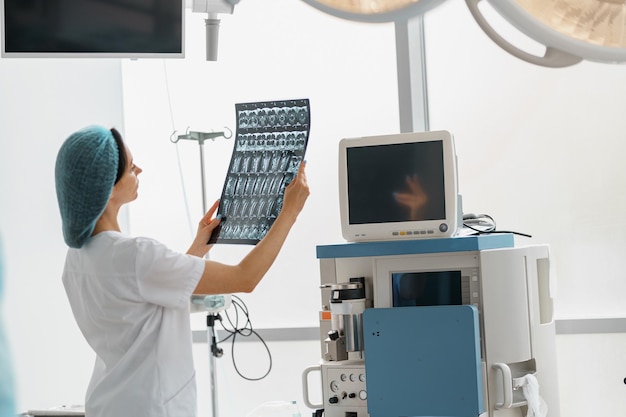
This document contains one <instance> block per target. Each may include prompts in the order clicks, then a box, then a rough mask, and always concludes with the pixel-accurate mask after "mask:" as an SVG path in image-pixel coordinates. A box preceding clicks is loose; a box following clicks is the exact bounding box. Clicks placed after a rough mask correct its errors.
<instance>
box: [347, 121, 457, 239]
mask: <svg viewBox="0 0 626 417" xmlns="http://www.w3.org/2000/svg"><path fill="white" fill-rule="evenodd" d="M432 141H439V142H441V144H442V148H443V170H444V173H443V174H444V198H445V203H446V208H445V218H444V219H437V220H420V221H403V222H388V223H366V224H351V223H350V222H349V211H350V205H349V204H350V201H349V196H348V166H347V150H348V149H349V148H355V147H367V146H379V145H394V144H406V143H419V142H432ZM338 168H339V169H338V174H339V210H340V217H341V232H342V235H343V238H344V239H345V240H347V241H349V242H358V241H382V240H402V239H404V240H410V239H424V238H441V237H450V236H453V235H455V234H456V233H457V230H458V227H459V220H458V219H459V201H458V200H459V193H458V180H457V162H456V151H455V146H454V138H453V136H452V135H451V134H450V132H448V131H445V130H440V131H431V132H416V133H400V134H391V135H380V136H367V137H357V138H344V139H342V140H340V142H339V167H338ZM442 223H445V224H446V225H447V226H448V228H447V230H445V231H441V230H440V225H441V224H442ZM416 231H418V232H419V233H417V234H416V233H415V232H416Z"/></svg>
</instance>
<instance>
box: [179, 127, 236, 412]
mask: <svg viewBox="0 0 626 417" xmlns="http://www.w3.org/2000/svg"><path fill="white" fill-rule="evenodd" d="M226 130H228V132H229V133H228V136H226V134H225V133H224V132H211V133H204V132H187V133H186V134H185V135H179V136H178V137H176V138H174V134H175V133H176V132H174V133H172V136H170V141H171V142H172V143H176V142H178V141H179V140H180V139H189V140H195V141H197V142H198V149H199V151H200V175H201V176H200V182H201V187H202V215H203V216H204V215H205V214H206V212H207V197H206V184H205V181H206V179H205V178H206V177H205V170H204V141H205V140H207V139H211V140H215V139H216V138H218V137H224V138H225V139H229V138H231V137H232V132H231V131H230V129H228V128H226ZM206 258H207V259H208V254H207V255H206ZM193 298H194V297H193V296H192V302H193V303H194V304H200V305H201V306H204V307H206V308H209V309H211V308H213V307H214V306H213V304H214V302H213V301H212V300H209V298H210V296H205V297H197V298H199V299H196V300H194V299H193ZM223 305H226V303H223ZM224 309H225V308H224ZM217 320H222V317H221V316H220V315H219V313H218V312H215V311H209V312H208V313H207V318H206V325H207V342H208V344H209V370H210V388H211V409H212V416H213V417H218V406H217V372H216V363H215V358H221V357H222V355H223V354H224V351H223V349H222V348H219V347H218V346H217V344H218V343H219V340H218V337H217V333H216V332H215V322H216V321H217Z"/></svg>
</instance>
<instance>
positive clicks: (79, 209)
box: [54, 126, 119, 248]
mask: <svg viewBox="0 0 626 417" xmlns="http://www.w3.org/2000/svg"><path fill="white" fill-rule="evenodd" d="M118 158H119V150H118V148H117V144H116V142H115V138H114V137H113V134H112V133H111V131H110V130H109V129H106V128H104V127H101V126H89V127H86V128H84V129H81V130H79V131H77V132H75V133H73V134H71V135H70V136H69V137H68V138H67V139H66V140H65V142H64V143H63V145H61V149H59V153H58V155H57V160H56V166H55V172H54V173H55V184H56V192H57V200H58V203H59V210H60V211H61V221H62V223H63V238H64V240H65V243H67V245H68V246H69V247H71V248H80V247H82V246H83V245H84V244H85V242H86V241H87V239H89V237H90V236H91V234H92V233H93V230H94V228H95V227H96V221H97V220H98V219H99V218H100V216H101V215H102V213H103V212H104V209H105V208H106V206H107V203H108V201H109V197H110V196H111V192H112V191H113V186H114V185H115V178H116V176H117V165H118Z"/></svg>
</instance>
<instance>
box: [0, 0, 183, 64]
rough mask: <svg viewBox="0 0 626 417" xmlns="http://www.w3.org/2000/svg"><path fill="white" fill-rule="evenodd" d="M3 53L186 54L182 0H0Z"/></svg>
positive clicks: (116, 55)
mask: <svg viewBox="0 0 626 417" xmlns="http://www.w3.org/2000/svg"><path fill="white" fill-rule="evenodd" d="M0 3H2V9H0V13H2V20H1V24H2V34H1V35H0V38H1V41H2V57H15V58H27V57H36V58H39V57H55V58H61V57H70V58H71V57H74V58H75V57H110V58H149V57H154V58H164V57H170V58H182V57H184V16H185V13H184V7H185V5H184V3H185V2H184V0H0Z"/></svg>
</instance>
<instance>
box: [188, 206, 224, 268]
mask: <svg viewBox="0 0 626 417" xmlns="http://www.w3.org/2000/svg"><path fill="white" fill-rule="evenodd" d="M219 204H220V200H215V203H213V205H212V206H211V208H210V209H209V211H207V213H206V214H205V215H204V217H203V218H202V220H200V222H199V223H198V231H197V232H196V238H195V239H194V241H193V243H192V244H191V247H190V248H189V250H188V251H187V253H188V254H190V255H195V256H198V257H200V258H203V257H204V256H205V255H206V254H207V252H208V251H209V250H210V249H211V248H212V247H213V245H209V244H208V242H209V238H210V237H211V234H212V233H213V230H215V228H216V227H217V226H218V225H219V224H220V221H221V220H220V217H219V216H218V217H213V215H214V214H215V212H216V211H217V208H218V207H219Z"/></svg>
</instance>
